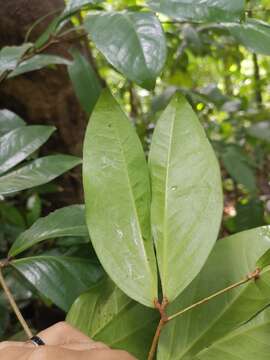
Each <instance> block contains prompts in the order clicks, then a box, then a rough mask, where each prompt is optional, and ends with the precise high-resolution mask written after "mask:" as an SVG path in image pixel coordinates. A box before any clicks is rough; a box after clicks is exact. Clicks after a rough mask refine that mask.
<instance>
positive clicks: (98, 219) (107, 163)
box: [83, 91, 157, 306]
mask: <svg viewBox="0 0 270 360" xmlns="http://www.w3.org/2000/svg"><path fill="white" fill-rule="evenodd" d="M83 154H84V155H83V159H84V160H83V183H84V192H85V202H86V219H87V225H88V228H89V232H90V236H91V240H92V243H93V246H94V248H95V250H96V253H97V255H98V257H99V259H100V261H101V263H102V265H103V266H104V268H105V270H106V271H107V273H108V274H109V275H110V276H111V278H112V279H113V281H114V282H115V283H116V284H117V285H118V286H119V287H120V288H121V289H122V291H124V292H126V293H127V294H128V295H129V296H130V297H132V298H134V299H136V300H137V301H139V302H141V303H142V304H145V305H146V306H153V301H154V298H156V297H157V275H156V266H155V258H154V250H153V246H152V241H151V232H150V183H149V175H148V169H147V164H146V160H145V157H144V153H143V149H142V146H141V143H140V141H139V139H138V137H137V135H136V133H135V131H134V129H133V128H132V125H131V124H130V122H129V120H128V119H127V117H126V116H125V115H124V113H122V111H121V109H120V107H119V105H118V104H117V103H116V101H115V100H114V98H113V97H112V95H110V94H109V92H107V91H104V92H103V93H102V95H101V97H100V99H99V101H98V103H97V105H96V108H95V110H94V112H93V114H92V117H91V120H90V122H89V126H88V129H87V132H86V137H85V142H84V151H83Z"/></svg>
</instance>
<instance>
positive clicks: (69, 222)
mask: <svg viewBox="0 0 270 360" xmlns="http://www.w3.org/2000/svg"><path fill="white" fill-rule="evenodd" d="M63 236H80V237H81V236H83V237H84V236H88V230H87V227H86V223H85V213H84V206H83V205H71V206H66V207H64V208H61V209H58V210H55V211H54V212H52V213H50V214H49V215H47V216H45V217H42V218H40V219H38V220H37V221H36V222H35V223H34V224H33V225H32V226H31V227H30V228H29V229H27V230H26V231H24V232H23V233H21V234H20V235H19V237H18V238H17V239H16V241H15V242H14V244H13V245H12V247H11V249H10V250H9V256H12V257H13V256H16V255H18V254H20V253H21V252H23V251H24V250H26V249H28V248H30V247H32V246H33V245H35V244H38V243H40V242H41V241H44V240H47V239H55V238H58V237H63Z"/></svg>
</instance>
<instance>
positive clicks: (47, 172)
mask: <svg viewBox="0 0 270 360" xmlns="http://www.w3.org/2000/svg"><path fill="white" fill-rule="evenodd" d="M80 163H81V159H79V158H76V157H75V156H70V155H50V156H45V157H43V158H40V159H37V160H34V161H32V162H31V163H30V164H27V165H25V166H23V167H21V168H19V169H18V170H15V171H12V172H10V173H8V174H6V175H4V176H2V177H0V194H9V193H13V192H16V191H20V190H24V189H29V188H31V187H34V186H38V185H42V184H46V183H48V182H49V181H51V180H53V179H55V178H56V177H58V176H60V175H61V174H63V173H64V172H66V171H68V170H70V169H72V168H73V167H74V166H76V165H79V164H80Z"/></svg>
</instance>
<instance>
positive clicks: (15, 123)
mask: <svg viewBox="0 0 270 360" xmlns="http://www.w3.org/2000/svg"><path fill="white" fill-rule="evenodd" d="M22 126H25V122H24V121H23V120H22V119H21V118H20V117H19V116H18V115H17V114H15V113H13V112H12V111H9V110H6V109H5V110H0V136H2V135H4V134H6V133H7V132H9V131H11V130H14V129H16V128H18V127H22Z"/></svg>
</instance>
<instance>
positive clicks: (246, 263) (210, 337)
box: [158, 226, 270, 360]
mask: <svg viewBox="0 0 270 360" xmlns="http://www.w3.org/2000/svg"><path fill="white" fill-rule="evenodd" d="M269 248H270V226H265V227H260V228H256V229H252V230H247V231H243V232H241V233H238V234H236V235H232V236H230V237H228V238H225V239H221V240H219V241H218V242H217V244H216V245H215V248H214V250H213V252H212V253H211V255H210V256H209V258H208V260H207V262H206V264H205V266H204V267H203V269H202V271H201V272H200V273H199V275H198V276H197V277H196V278H195V280H194V281H193V282H192V283H191V284H190V286H189V287H188V288H187V289H186V290H185V291H184V292H183V293H182V294H181V295H180V296H179V297H178V298H177V299H176V300H175V302H174V303H173V304H172V305H171V306H169V308H168V313H169V314H174V313H176V312H177V311H179V310H181V309H184V308H186V307H187V306H189V305H191V304H194V303H196V302H197V301H199V300H202V299H204V298H206V297H208V296H209V295H211V294H213V293H215V292H217V291H219V290H221V289H224V288H226V287H227V286H230V285H232V284H234V283H236V282H238V281H240V280H242V279H244V278H245V277H246V276H247V275H248V274H249V273H250V272H253V271H254V270H255V269H256V267H257V264H256V262H257V260H258V258H260V256H262V255H263V254H264V253H265V251H266V250H267V249H269ZM268 304H270V270H269V268H266V269H264V270H263V272H262V274H261V278H260V279H259V280H257V281H256V282H255V281H254V280H253V281H251V282H249V283H248V284H245V285H242V286H241V287H238V288H236V289H234V290H232V291H229V292H227V293H226V294H224V295H222V296H218V297H216V298H215V299H214V300H211V301H209V302H208V303H206V304H204V305H202V306H198V307H197V308H195V309H193V310H192V311H189V312H187V313H186V314H184V315H182V316H179V317H178V318H176V319H175V320H172V321H171V322H170V323H169V324H168V325H167V326H166V328H165V329H164V331H163V332H162V335H161V340H160V343H159V355H158V359H160V360H168V359H170V360H171V359H174V360H180V359H181V360H182V359H184V360H189V359H194V356H195V355H196V354H197V353H198V352H199V351H201V350H202V349H204V348H206V347H208V346H210V345H211V344H212V343H213V342H214V341H217V340H218V339H220V338H221V337H223V336H225V335H226V334H228V333H229V332H231V331H232V330H234V329H236V328H237V327H239V326H240V325H242V324H243V323H244V322H246V321H248V320H249V319H251V318H252V317H253V316H254V315H256V314H257V313H258V312H259V311H261V310H262V309H264V308H265V306H267V305H268Z"/></svg>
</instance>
